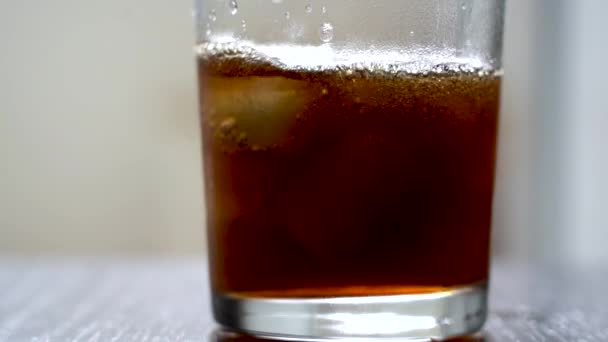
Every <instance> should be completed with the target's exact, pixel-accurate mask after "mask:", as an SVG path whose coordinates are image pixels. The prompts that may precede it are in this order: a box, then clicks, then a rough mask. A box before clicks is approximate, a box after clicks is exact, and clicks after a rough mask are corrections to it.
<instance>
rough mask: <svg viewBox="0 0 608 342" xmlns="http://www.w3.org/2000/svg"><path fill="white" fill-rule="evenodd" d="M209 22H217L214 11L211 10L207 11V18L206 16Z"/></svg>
mask: <svg viewBox="0 0 608 342" xmlns="http://www.w3.org/2000/svg"><path fill="white" fill-rule="evenodd" d="M208 18H209V20H211V21H216V20H217V15H216V14H215V10H211V11H209V16H208Z"/></svg>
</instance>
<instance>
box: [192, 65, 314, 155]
mask: <svg viewBox="0 0 608 342" xmlns="http://www.w3.org/2000/svg"><path fill="white" fill-rule="evenodd" d="M202 91H203V94H202V100H203V101H202V108H203V118H204V120H206V121H207V122H208V123H209V127H211V129H212V130H213V134H215V135H217V136H220V137H222V138H224V141H223V143H228V144H230V143H233V144H246V145H247V146H249V147H250V148H252V149H256V150H259V149H265V148H268V147H271V146H273V145H279V144H281V143H282V142H283V141H285V140H286V139H287V138H288V137H289V134H290V131H291V129H292V128H293V126H294V125H295V124H296V122H297V117H298V116H299V115H301V114H302V112H304V111H305V110H306V108H307V106H309V105H310V104H311V103H312V102H313V101H314V100H315V98H316V97H317V96H319V95H318V94H319V93H320V92H319V91H318V86H315V85H313V84H311V83H309V82H306V81H300V80H292V79H287V78H284V77H231V78H229V77H211V78H209V79H208V80H207V81H206V82H205V84H203V88H202Z"/></svg>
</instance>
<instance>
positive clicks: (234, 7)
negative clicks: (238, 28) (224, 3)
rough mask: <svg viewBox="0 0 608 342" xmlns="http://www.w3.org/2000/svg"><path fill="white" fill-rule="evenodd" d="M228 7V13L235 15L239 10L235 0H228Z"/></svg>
mask: <svg viewBox="0 0 608 342" xmlns="http://www.w3.org/2000/svg"><path fill="white" fill-rule="evenodd" d="M228 7H230V14H232V15H235V14H236V13H237V12H238V11H239V4H238V3H237V2H236V0H229V1H228Z"/></svg>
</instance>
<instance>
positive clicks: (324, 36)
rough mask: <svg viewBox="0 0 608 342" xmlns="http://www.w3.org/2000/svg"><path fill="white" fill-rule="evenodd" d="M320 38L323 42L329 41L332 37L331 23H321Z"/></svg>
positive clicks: (332, 27)
mask: <svg viewBox="0 0 608 342" xmlns="http://www.w3.org/2000/svg"><path fill="white" fill-rule="evenodd" d="M320 38H321V41H323V42H324V43H329V42H331V40H332V39H334V26H333V25H332V24H331V23H323V25H321V30H320Z"/></svg>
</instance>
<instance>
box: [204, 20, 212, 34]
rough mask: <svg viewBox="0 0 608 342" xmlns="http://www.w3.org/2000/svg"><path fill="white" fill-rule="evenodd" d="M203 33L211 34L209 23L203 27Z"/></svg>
mask: <svg viewBox="0 0 608 342" xmlns="http://www.w3.org/2000/svg"><path fill="white" fill-rule="evenodd" d="M205 35H207V37H209V36H210V35H211V25H209V23H207V26H206V27H205Z"/></svg>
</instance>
